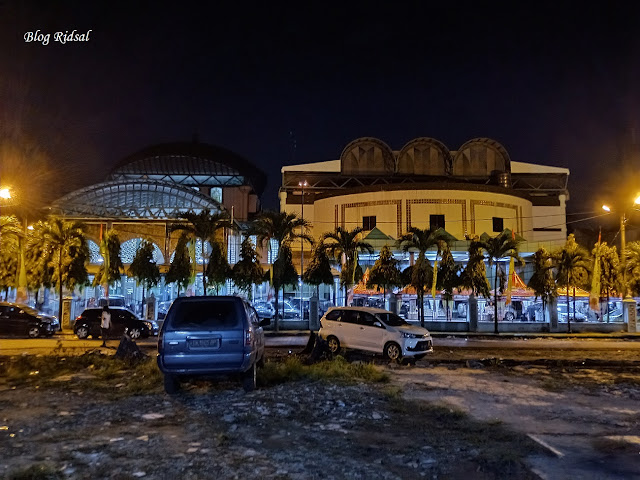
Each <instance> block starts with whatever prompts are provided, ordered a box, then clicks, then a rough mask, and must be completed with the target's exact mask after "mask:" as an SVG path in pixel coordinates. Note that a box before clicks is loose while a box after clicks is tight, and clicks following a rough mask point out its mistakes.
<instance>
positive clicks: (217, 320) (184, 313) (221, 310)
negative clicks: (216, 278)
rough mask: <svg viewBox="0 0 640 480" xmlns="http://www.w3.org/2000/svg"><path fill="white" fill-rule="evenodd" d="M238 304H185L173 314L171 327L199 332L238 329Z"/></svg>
mask: <svg viewBox="0 0 640 480" xmlns="http://www.w3.org/2000/svg"><path fill="white" fill-rule="evenodd" d="M239 320H240V318H239V315H238V309H237V308H236V302H233V301H228V302H225V301H219V302H183V303H181V304H180V305H178V306H177V308H176V309H175V311H174V312H173V314H172V319H171V326H172V327H173V328H176V329H186V330H197V329H200V328H207V329H221V330H225V329H230V328H236V327H237V326H238V323H239Z"/></svg>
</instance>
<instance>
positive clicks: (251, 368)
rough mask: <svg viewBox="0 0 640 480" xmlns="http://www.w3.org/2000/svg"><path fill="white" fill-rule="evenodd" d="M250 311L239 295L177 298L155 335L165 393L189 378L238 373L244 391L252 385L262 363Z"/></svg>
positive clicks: (260, 339)
mask: <svg viewBox="0 0 640 480" xmlns="http://www.w3.org/2000/svg"><path fill="white" fill-rule="evenodd" d="M268 323H269V320H268V319H264V320H262V321H260V319H259V318H258V314H257V313H256V310H255V309H254V308H253V307H252V306H251V305H250V304H249V303H248V302H246V301H245V300H244V299H242V298H241V297H235V296H219V297H218V296H216V297H180V298H177V299H176V300H174V302H173V304H172V305H171V308H170V309H169V312H167V316H166V318H165V320H164V323H163V324H162V329H161V330H160V336H159V338H158V367H160V370H161V371H162V373H163V374H164V389H165V392H167V393H169V394H173V393H176V392H177V391H178V390H179V389H180V382H181V381H184V380H188V379H191V378H216V377H217V376H220V375H224V376H228V375H238V376H240V378H241V379H242V387H243V388H244V390H245V391H251V390H253V389H255V387H256V367H257V366H258V365H259V364H260V365H261V364H263V363H264V359H265V352H264V332H263V330H262V327H263V326H264V325H268Z"/></svg>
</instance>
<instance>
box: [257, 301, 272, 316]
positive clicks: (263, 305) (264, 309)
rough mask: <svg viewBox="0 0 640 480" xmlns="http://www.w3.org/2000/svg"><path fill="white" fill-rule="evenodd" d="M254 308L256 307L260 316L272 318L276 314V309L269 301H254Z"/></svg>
mask: <svg viewBox="0 0 640 480" xmlns="http://www.w3.org/2000/svg"><path fill="white" fill-rule="evenodd" d="M253 308H255V309H256V312H257V313H258V317H260V318H268V319H271V318H273V317H274V316H275V314H276V309H275V308H273V304H271V303H269V302H254V304H253Z"/></svg>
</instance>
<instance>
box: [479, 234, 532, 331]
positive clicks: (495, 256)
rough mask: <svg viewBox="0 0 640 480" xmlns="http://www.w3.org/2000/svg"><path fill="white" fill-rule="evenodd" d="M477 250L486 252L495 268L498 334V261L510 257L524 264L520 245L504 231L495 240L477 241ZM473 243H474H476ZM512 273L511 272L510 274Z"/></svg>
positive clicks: (494, 319)
mask: <svg viewBox="0 0 640 480" xmlns="http://www.w3.org/2000/svg"><path fill="white" fill-rule="evenodd" d="M474 242H475V248H479V249H481V250H484V251H485V252H486V255H487V259H488V260H489V266H495V269H494V277H493V280H494V282H493V309H494V310H493V311H494V317H493V323H494V329H493V331H494V333H498V271H499V270H500V268H499V266H498V261H499V260H500V259H502V258H506V257H510V258H513V259H515V260H518V261H519V262H522V258H520V255H519V254H518V243H519V241H518V240H516V239H515V237H514V235H513V234H512V233H511V232H509V231H508V230H504V231H503V232H502V233H500V234H499V235H497V236H496V237H493V238H485V239H482V238H481V239H480V240H475V241H474ZM474 242H472V243H474ZM509 273H511V272H509Z"/></svg>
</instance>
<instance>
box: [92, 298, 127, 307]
mask: <svg viewBox="0 0 640 480" xmlns="http://www.w3.org/2000/svg"><path fill="white" fill-rule="evenodd" d="M105 305H109V308H111V307H124V306H125V301H124V297H123V296H121V295H110V296H109V298H100V299H98V306H99V307H100V308H102V307H104V306H105Z"/></svg>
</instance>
